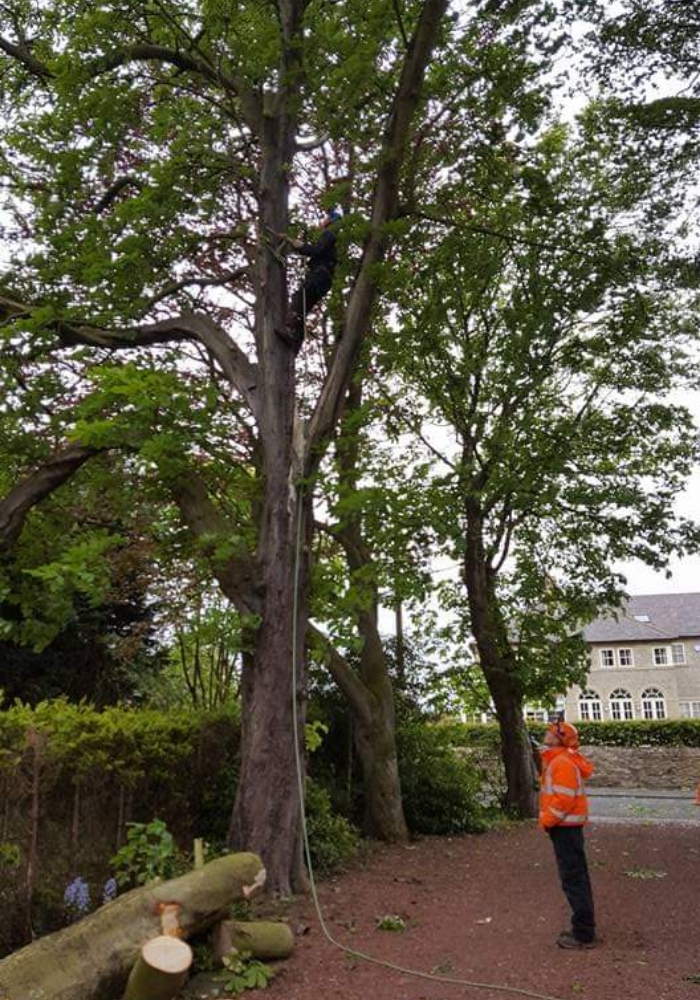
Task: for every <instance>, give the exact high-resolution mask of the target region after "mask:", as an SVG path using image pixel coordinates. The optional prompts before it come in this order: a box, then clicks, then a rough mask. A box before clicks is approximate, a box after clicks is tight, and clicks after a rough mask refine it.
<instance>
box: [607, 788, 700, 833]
mask: <svg viewBox="0 0 700 1000" xmlns="http://www.w3.org/2000/svg"><path fill="white" fill-rule="evenodd" d="M587 793H588V801H589V805H590V816H591V819H592V820H594V821H598V822H601V823H679V824H682V825H684V826H685V825H693V826H695V825H697V826H700V806H698V805H695V793H694V792H692V791H687V792H686V791H679V790H677V789H676V790H673V791H664V790H661V789H644V788H591V787H589V788H588V789H587Z"/></svg>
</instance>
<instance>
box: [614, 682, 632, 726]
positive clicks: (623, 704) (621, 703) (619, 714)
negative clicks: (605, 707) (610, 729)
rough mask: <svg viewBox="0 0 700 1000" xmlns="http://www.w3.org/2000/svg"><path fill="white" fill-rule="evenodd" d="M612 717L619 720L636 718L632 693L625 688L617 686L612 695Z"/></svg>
mask: <svg viewBox="0 0 700 1000" xmlns="http://www.w3.org/2000/svg"><path fill="white" fill-rule="evenodd" d="M610 718H611V719H615V720H617V721H621V720H622V719H633V718H634V709H633V707H632V695H631V694H630V693H629V691H625V690H624V688H616V690H615V691H613V692H612V693H611V695H610Z"/></svg>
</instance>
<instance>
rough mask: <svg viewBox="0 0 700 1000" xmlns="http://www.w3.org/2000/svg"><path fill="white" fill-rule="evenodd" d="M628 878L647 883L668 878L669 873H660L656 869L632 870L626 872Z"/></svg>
mask: <svg viewBox="0 0 700 1000" xmlns="http://www.w3.org/2000/svg"><path fill="white" fill-rule="evenodd" d="M625 875H626V876H627V878H638V879H641V880H643V881H645V882H648V881H650V880H651V879H655V878H666V876H667V875H668V872H659V871H656V870H655V869H654V868H631V869H630V870H629V871H626V872H625Z"/></svg>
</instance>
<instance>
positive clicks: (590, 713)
mask: <svg viewBox="0 0 700 1000" xmlns="http://www.w3.org/2000/svg"><path fill="white" fill-rule="evenodd" d="M584 706H585V711H584ZM578 717H579V719H580V720H581V722H602V721H603V703H602V701H601V700H600V695H599V694H598V693H597V692H596V691H582V692H581V694H580V695H579V696H578Z"/></svg>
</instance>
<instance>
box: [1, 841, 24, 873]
mask: <svg viewBox="0 0 700 1000" xmlns="http://www.w3.org/2000/svg"><path fill="white" fill-rule="evenodd" d="M21 860H22V856H21V853H20V849H19V847H18V846H17V844H0V868H19V866H20V862H21Z"/></svg>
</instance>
